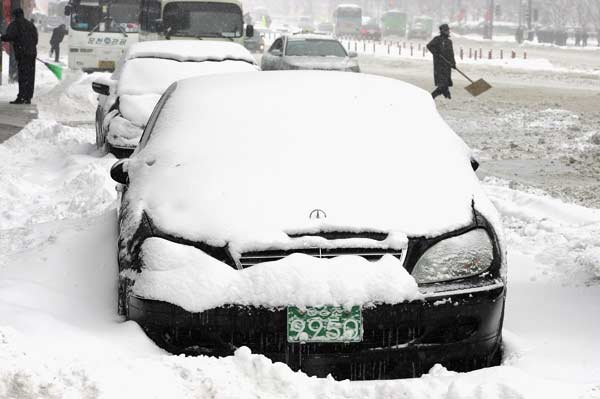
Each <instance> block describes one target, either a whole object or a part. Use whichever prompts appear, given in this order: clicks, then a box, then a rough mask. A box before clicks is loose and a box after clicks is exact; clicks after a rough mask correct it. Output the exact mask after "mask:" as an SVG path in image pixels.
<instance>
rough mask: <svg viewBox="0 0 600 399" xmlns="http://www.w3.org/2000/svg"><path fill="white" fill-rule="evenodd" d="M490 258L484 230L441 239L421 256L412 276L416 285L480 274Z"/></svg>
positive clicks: (490, 262) (490, 253)
mask: <svg viewBox="0 0 600 399" xmlns="http://www.w3.org/2000/svg"><path fill="white" fill-rule="evenodd" d="M493 259H494V246H493V244H492V240H491V239H490V236H489V235H488V233H487V232H486V231H485V230H484V229H481V228H479V229H475V230H471V231H469V232H467V233H464V234H461V235H459V236H456V237H450V238H447V239H445V240H442V241H440V242H438V243H436V244H435V245H433V246H432V247H431V248H429V249H428V250H427V251H425V253H424V254H423V255H422V256H421V258H420V259H419V261H418V262H417V264H416V266H415V268H414V269H413V272H412V276H413V277H414V279H415V280H416V281H417V283H419V284H427V283H436V282H442V281H449V280H456V279H460V278H465V277H471V276H475V275H477V274H480V273H483V272H484V271H486V270H487V269H488V268H489V267H490V266H491V265H492V260H493Z"/></svg>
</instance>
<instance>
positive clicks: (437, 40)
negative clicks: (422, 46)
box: [427, 24, 456, 98]
mask: <svg viewBox="0 0 600 399" xmlns="http://www.w3.org/2000/svg"><path fill="white" fill-rule="evenodd" d="M427 49H428V50H429V52H431V54H432V55H433V79H434V81H435V86H436V89H435V90H434V91H433V92H432V93H431V95H432V96H433V98H436V97H437V96H439V95H440V94H443V95H444V97H446V98H452V96H451V95H450V89H449V88H450V87H451V86H452V69H453V68H456V61H455V60H454V49H453V48H452V40H450V27H449V26H448V25H447V24H443V25H440V34H439V36H436V37H434V38H433V39H432V40H431V41H430V42H429V43H428V44H427Z"/></svg>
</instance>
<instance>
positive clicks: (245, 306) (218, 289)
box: [111, 71, 506, 379]
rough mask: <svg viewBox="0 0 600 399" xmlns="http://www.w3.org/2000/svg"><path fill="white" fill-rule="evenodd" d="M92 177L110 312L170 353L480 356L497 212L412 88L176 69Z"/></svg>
mask: <svg viewBox="0 0 600 399" xmlns="http://www.w3.org/2000/svg"><path fill="white" fill-rule="evenodd" d="M316 92H326V93H328V95H327V96H315V95H314V93H316ZM248 93H252V101H244V106H243V107H238V108H236V111H235V112H231V109H230V108H229V107H228V104H230V103H232V102H234V101H238V100H240V99H244V98H248ZM341 115H343V117H340V116H341ZM257 118H258V120H262V121H265V123H261V124H256V123H251V121H254V120H257ZM111 175H112V176H113V178H114V179H115V180H116V181H117V182H119V183H121V185H120V186H119V187H120V191H121V192H122V199H121V207H120V216H119V220H120V223H119V226H120V231H119V244H118V245H119V269H120V275H119V301H118V302H119V310H120V312H121V314H123V315H125V317H126V318H127V319H129V320H135V321H136V322H138V323H139V324H140V325H141V326H142V327H143V328H144V330H145V331H146V332H147V334H148V335H149V336H150V337H152V338H153V339H154V340H155V342H157V343H158V344H159V345H160V346H162V347H163V348H165V349H167V350H169V351H171V352H174V353H188V354H204V355H214V356H225V355H229V354H232V353H233V352H234V351H236V350H237V349H238V348H240V347H243V346H246V347H248V348H250V350H251V351H252V352H253V353H260V354H264V355H265V356H267V357H269V358H271V359H272V360H274V361H279V362H285V363H287V364H288V365H289V366H290V367H291V368H292V369H294V370H298V369H300V370H303V371H305V372H306V373H308V374H312V375H318V376H326V375H327V374H332V375H333V376H334V377H336V378H351V379H377V378H386V379H387V378H396V377H401V376H418V375H420V374H422V373H424V372H427V371H429V369H430V368H431V367H432V366H433V365H434V364H436V363H442V364H443V365H444V366H446V367H448V368H449V369H452V370H471V369H473V368H478V367H484V366H489V365H496V364H499V361H500V358H501V356H500V353H501V350H500V348H501V340H502V320H503V316H504V301H505V293H506V288H505V287H506V264H505V261H506V258H505V253H504V249H503V244H502V242H503V241H502V229H501V225H500V219H499V215H498V213H497V211H496V210H495V208H494V207H493V205H492V203H491V202H490V200H489V199H488V198H487V197H486V194H485V192H484V190H483V188H482V186H481V184H480V182H479V180H478V178H477V176H476V175H475V173H474V171H473V167H472V163H471V150H470V149H469V148H468V147H467V145H466V144H465V143H464V142H463V141H462V140H461V139H460V138H459V137H458V136H457V135H456V134H455V133H454V132H453V131H452V130H451V129H450V127H448V125H447V124H446V123H445V122H444V120H443V119H442V118H441V116H440V115H439V114H438V112H437V110H436V107H435V103H434V102H433V100H432V98H431V95H430V94H429V93H427V92H425V91H424V90H421V89H419V88H417V87H415V86H412V85H410V84H408V83H404V82H401V81H398V80H395V79H388V78H383V77H378V76H373V75H361V74H350V73H340V72H321V71H278V72H261V73H254V74H251V73H244V74H230V75H218V76H211V77H199V78H192V79H186V80H183V81H179V82H177V83H174V84H173V85H172V86H171V87H170V88H169V89H168V90H167V92H166V93H165V94H164V95H163V97H162V98H161V100H160V101H159V103H158V104H157V106H156V108H155V109H154V112H153V113H152V117H151V118H150V121H149V122H148V125H147V126H146V129H145V131H144V134H143V136H142V139H141V141H140V145H139V147H138V149H137V150H136V152H135V153H134V154H133V156H132V157H131V158H130V159H126V160H121V161H119V162H117V163H116V164H115V165H114V166H113V168H112V170H111Z"/></svg>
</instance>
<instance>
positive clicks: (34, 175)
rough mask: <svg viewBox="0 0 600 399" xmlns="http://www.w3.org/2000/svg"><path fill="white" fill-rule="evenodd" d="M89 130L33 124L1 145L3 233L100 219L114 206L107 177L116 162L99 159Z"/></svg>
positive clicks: (0, 224) (0, 214) (0, 216)
mask: <svg viewBox="0 0 600 399" xmlns="http://www.w3.org/2000/svg"><path fill="white" fill-rule="evenodd" d="M93 139H94V132H93V130H92V129H90V128H70V127H65V126H63V125H60V124H58V123H56V122H52V121H46V120H41V119H38V120H34V121H33V122H31V123H30V124H29V125H27V126H26V127H25V128H24V129H23V130H22V131H21V132H20V133H19V134H18V135H15V136H13V137H12V138H10V139H8V140H7V141H5V142H4V143H2V144H0V158H2V161H3V162H2V164H0V230H2V229H9V228H15V227H22V226H28V225H34V224H38V223H43V222H47V221H52V220H57V219H64V218H71V217H82V216H90V215H96V214H98V213H100V212H103V211H104V210H105V209H106V208H107V207H109V206H111V205H112V204H113V203H114V199H115V197H116V195H115V194H116V193H115V189H114V187H115V185H114V183H113V182H112V181H111V180H110V177H109V176H108V173H107V172H108V170H109V168H110V165H111V164H112V163H113V162H114V157H112V156H106V157H105V158H102V159H99V158H96V157H91V156H89V155H87V154H89V153H92V152H94V151H95V147H94V146H93V145H92V144H91V142H92V140H93Z"/></svg>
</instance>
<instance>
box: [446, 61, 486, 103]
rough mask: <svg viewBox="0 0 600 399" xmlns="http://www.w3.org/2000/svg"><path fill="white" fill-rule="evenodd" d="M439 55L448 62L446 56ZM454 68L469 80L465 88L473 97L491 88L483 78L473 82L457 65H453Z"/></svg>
mask: <svg viewBox="0 0 600 399" xmlns="http://www.w3.org/2000/svg"><path fill="white" fill-rule="evenodd" d="M440 57H442V59H443V60H444V61H445V62H446V63H447V64H448V65H451V64H450V61H448V60H447V59H446V58H444V57H443V56H441V55H440ZM454 69H456V70H457V71H458V73H460V74H461V75H462V76H464V77H465V78H466V79H467V80H468V81H469V82H471V84H470V85H468V86H466V87H465V90H466V91H468V92H469V94H471V95H472V96H473V97H477V96H478V95H480V94H483V93H485V92H486V91H488V90H489V89H491V88H492V85H491V84H489V83H488V82H486V81H485V80H483V79H479V80H477V81H475V82H473V80H472V79H471V78H470V77H468V76H467V75H466V74H465V73H464V72H463V71H461V70H460V69H458V68H457V67H454Z"/></svg>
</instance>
